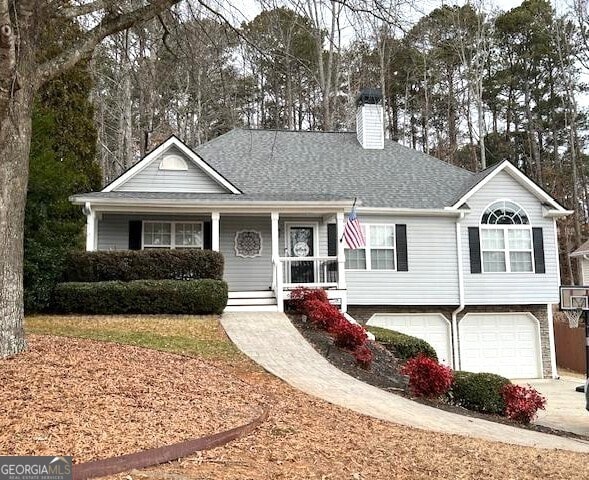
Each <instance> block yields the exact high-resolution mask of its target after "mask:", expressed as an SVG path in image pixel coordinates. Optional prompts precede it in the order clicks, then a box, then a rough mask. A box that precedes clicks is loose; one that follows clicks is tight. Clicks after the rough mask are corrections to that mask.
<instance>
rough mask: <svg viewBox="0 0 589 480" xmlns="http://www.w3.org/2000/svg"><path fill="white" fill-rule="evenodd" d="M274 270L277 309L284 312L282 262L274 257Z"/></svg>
mask: <svg viewBox="0 0 589 480" xmlns="http://www.w3.org/2000/svg"><path fill="white" fill-rule="evenodd" d="M274 269H275V270H276V304H277V305H278V311H279V312H284V284H283V281H282V262H281V261H280V260H279V259H278V258H276V262H275V264H274Z"/></svg>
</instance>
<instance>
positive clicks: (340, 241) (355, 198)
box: [339, 197, 358, 243]
mask: <svg viewBox="0 0 589 480" xmlns="http://www.w3.org/2000/svg"><path fill="white" fill-rule="evenodd" d="M356 200H358V198H357V197H354V203H353V204H352V210H354V208H355V207H356ZM343 241H344V234H343V233H342V236H341V238H340V239H339V243H342V242H343Z"/></svg>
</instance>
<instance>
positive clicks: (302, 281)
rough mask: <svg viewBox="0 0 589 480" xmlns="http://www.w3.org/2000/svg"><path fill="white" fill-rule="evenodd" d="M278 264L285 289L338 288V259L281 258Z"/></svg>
mask: <svg viewBox="0 0 589 480" xmlns="http://www.w3.org/2000/svg"><path fill="white" fill-rule="evenodd" d="M278 262H279V264H280V265H279V268H278V270H277V274H278V277H282V283H283V287H284V288H292V287H296V286H298V285H309V286H314V287H337V286H338V279H339V274H338V261H337V257H280V258H279V259H278Z"/></svg>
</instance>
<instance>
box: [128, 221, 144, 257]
mask: <svg viewBox="0 0 589 480" xmlns="http://www.w3.org/2000/svg"><path fill="white" fill-rule="evenodd" d="M142 233H143V222H142V221H141V220H131V221H129V250H141V234H142Z"/></svg>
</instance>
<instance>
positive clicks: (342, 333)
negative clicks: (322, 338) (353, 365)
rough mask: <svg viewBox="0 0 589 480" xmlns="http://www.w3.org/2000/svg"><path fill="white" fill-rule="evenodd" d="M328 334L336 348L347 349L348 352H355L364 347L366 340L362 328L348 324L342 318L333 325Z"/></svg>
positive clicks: (364, 331)
mask: <svg viewBox="0 0 589 480" xmlns="http://www.w3.org/2000/svg"><path fill="white" fill-rule="evenodd" d="M329 332H330V333H331V334H332V335H333V338H334V341H335V344H336V345H337V346H338V347H342V348H348V349H350V350H355V349H356V348H358V347H360V346H362V345H364V342H365V341H366V339H367V338H368V336H367V335H366V330H364V328H363V327H361V326H360V325H355V324H353V323H350V322H348V321H347V320H346V319H345V318H344V317H342V318H341V319H340V321H338V322H337V323H336V324H334V326H333V328H332V329H331V330H329Z"/></svg>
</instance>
